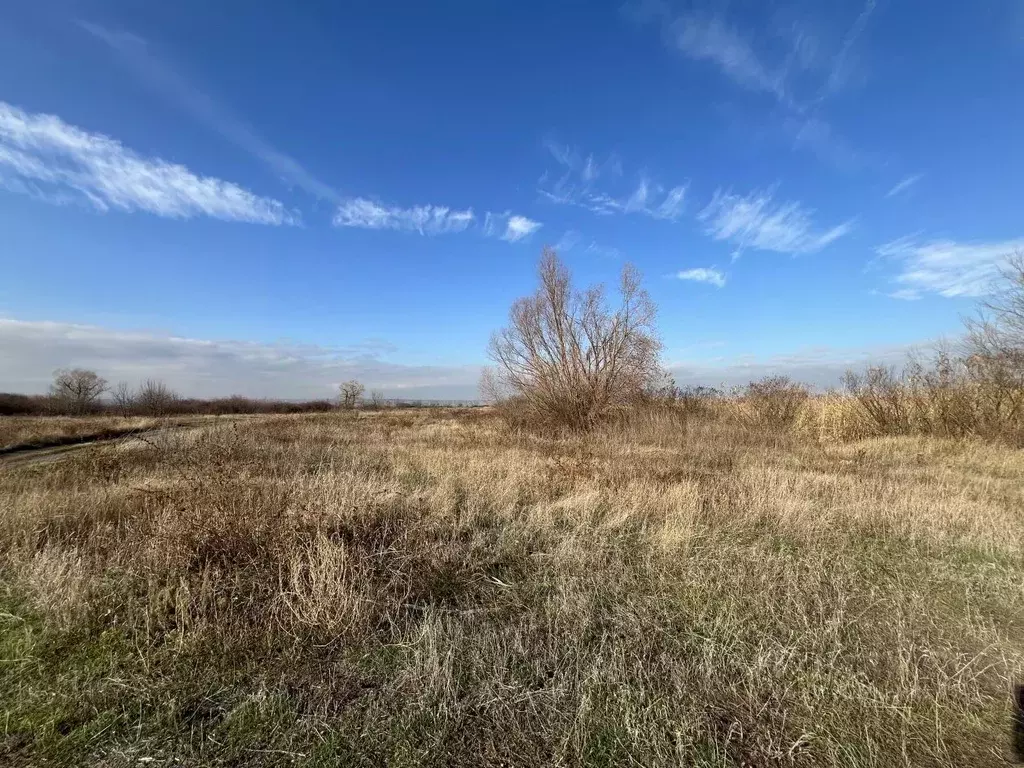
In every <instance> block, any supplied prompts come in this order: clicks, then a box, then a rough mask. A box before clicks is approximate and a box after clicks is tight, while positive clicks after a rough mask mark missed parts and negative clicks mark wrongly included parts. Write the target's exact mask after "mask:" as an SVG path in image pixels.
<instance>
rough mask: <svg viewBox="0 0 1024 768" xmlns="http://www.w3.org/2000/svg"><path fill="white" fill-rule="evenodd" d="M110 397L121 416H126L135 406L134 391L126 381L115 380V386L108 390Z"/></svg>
mask: <svg viewBox="0 0 1024 768" xmlns="http://www.w3.org/2000/svg"><path fill="white" fill-rule="evenodd" d="M110 399H111V401H112V402H113V403H114V407H115V408H117V411H118V413H120V414H121V415H122V416H128V415H129V414H130V413H131V412H132V409H133V408H134V407H135V392H134V391H133V390H132V388H131V387H130V386H129V385H128V382H126V381H119V382H117V386H115V387H114V388H113V389H112V390H110Z"/></svg>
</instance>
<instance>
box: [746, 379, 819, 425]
mask: <svg viewBox="0 0 1024 768" xmlns="http://www.w3.org/2000/svg"><path fill="white" fill-rule="evenodd" d="M809 396H810V392H809V390H808V388H807V387H806V386H805V385H804V384H798V383H796V382H795V381H793V380H792V379H790V378H789V377H788V376H768V377H765V378H763V379H761V380H759V381H752V382H751V383H750V384H748V385H747V387H746V390H745V391H744V393H743V399H744V402H745V404H746V406H747V413H748V415H749V418H750V419H751V420H752V421H753V422H754V423H755V424H756V425H758V426H763V427H767V428H768V429H774V430H781V429H788V428H789V427H791V426H792V425H793V424H794V423H795V422H796V419H797V416H798V415H799V414H800V409H801V408H802V407H803V405H804V403H806V402H807V398H808V397H809Z"/></svg>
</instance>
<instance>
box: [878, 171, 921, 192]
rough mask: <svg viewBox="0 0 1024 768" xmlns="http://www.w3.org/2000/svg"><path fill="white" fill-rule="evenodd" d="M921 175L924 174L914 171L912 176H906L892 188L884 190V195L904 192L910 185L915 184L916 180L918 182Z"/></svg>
mask: <svg viewBox="0 0 1024 768" xmlns="http://www.w3.org/2000/svg"><path fill="white" fill-rule="evenodd" d="M922 176H924V174H922V173H915V174H913V175H912V176H907V178H905V179H903V180H902V181H900V182H899V183H898V184H896V185H895V186H894V187H893V188H892V189H890V190H889V191H888V192H886V193H885V196H886V197H895V196H896V195H898V194H900V193H901V192H906V191H907V190H908V189H910V188H911V187H912V186H914V185H915V184H917V182H919V181H920V180H921V177H922Z"/></svg>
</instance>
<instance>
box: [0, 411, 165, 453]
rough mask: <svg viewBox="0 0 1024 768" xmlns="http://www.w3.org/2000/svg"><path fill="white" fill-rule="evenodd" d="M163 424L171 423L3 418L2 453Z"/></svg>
mask: <svg viewBox="0 0 1024 768" xmlns="http://www.w3.org/2000/svg"><path fill="white" fill-rule="evenodd" d="M164 423H171V421H170V420H168V419H158V418H152V417H146V416H128V417H125V416H0V449H3V448H11V447H14V446H19V445H48V444H52V443H54V442H56V441H59V440H62V439H65V438H86V437H91V436H103V435H108V434H111V433H115V432H121V431H124V430H133V429H137V430H145V429H152V428H153V427H156V426H160V425H161V424H164Z"/></svg>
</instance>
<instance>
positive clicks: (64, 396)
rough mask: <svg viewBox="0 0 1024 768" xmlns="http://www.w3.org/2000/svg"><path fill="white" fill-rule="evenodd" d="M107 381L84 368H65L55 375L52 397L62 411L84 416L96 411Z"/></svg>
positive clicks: (55, 372) (51, 387)
mask: <svg viewBox="0 0 1024 768" xmlns="http://www.w3.org/2000/svg"><path fill="white" fill-rule="evenodd" d="M106 389H107V380H106V379H104V378H101V377H100V376H99V375H97V374H96V372H95V371H87V370H85V369H84V368H63V369H61V370H58V371H54V373H53V384H52V385H50V396H51V397H52V398H53V400H54V401H55V403H56V404H57V407H58V408H60V409H61V410H63V411H65V412H68V413H74V414H83V413H88V412H89V411H92V410H95V408H96V406H97V405H98V404H99V402H98V401H99V398H100V395H102V394H103V393H104V392H105V391H106Z"/></svg>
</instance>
